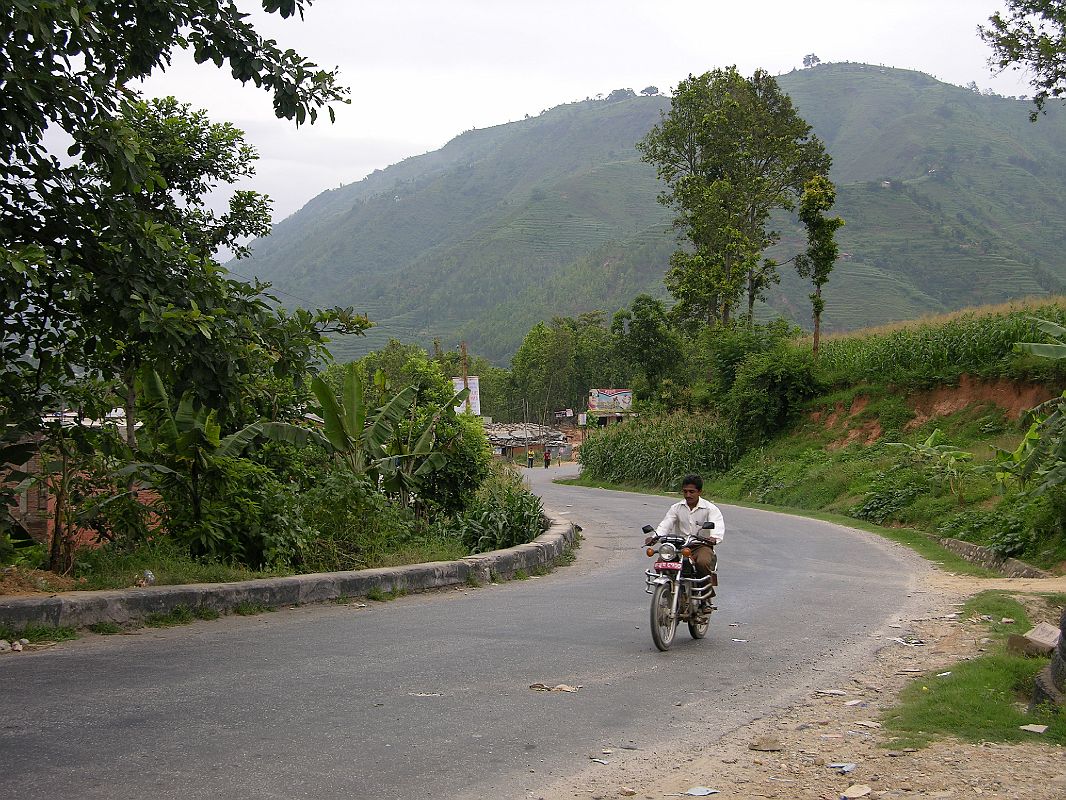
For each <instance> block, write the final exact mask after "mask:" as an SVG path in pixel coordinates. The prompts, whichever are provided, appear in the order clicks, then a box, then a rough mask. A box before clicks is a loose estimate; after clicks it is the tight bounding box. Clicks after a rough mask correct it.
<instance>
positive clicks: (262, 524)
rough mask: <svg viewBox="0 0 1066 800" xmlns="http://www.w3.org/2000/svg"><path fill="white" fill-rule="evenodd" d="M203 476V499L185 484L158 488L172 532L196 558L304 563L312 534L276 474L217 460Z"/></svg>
mask: <svg viewBox="0 0 1066 800" xmlns="http://www.w3.org/2000/svg"><path fill="white" fill-rule="evenodd" d="M199 477H200V481H199V483H198V487H199V496H198V497H193V496H191V495H190V490H189V484H187V483H186V482H184V481H180V480H174V481H168V480H163V481H161V482H160V485H159V487H158V488H159V492H160V496H161V498H162V504H163V508H164V514H165V527H166V530H167V531H168V533H169V534H170V536H171V537H172V538H173V539H174V540H175V541H177V542H179V543H181V544H182V545H183V546H184V547H186V548H187V549H188V551H189V553H190V554H191V555H192V556H194V557H196V558H207V559H220V560H223V561H230V562H234V563H238V564H244V565H246V566H250V567H264V566H266V567H280V566H286V565H291V564H294V563H296V562H298V561H299V560H300V553H301V550H302V549H303V547H304V546H305V544H306V542H307V538H308V534H309V531H308V529H307V528H306V527H305V526H304V524H303V523H302V521H301V519H300V516H299V514H298V513H296V512H295V511H294V509H295V506H296V499H295V493H294V492H293V491H292V489H291V488H290V487H289V486H286V485H285V484H283V483H281V482H280V481H279V480H278V479H277V478H276V477H275V476H274V473H273V472H271V470H270V469H268V468H267V467H264V466H262V465H261V464H256V463H255V462H252V461H249V460H248V459H245V458H232V457H228V456H213V457H211V458H210V460H209V461H208V463H207V466H206V468H205V469H204V471H203V473H202V474H201V475H200V476H199Z"/></svg>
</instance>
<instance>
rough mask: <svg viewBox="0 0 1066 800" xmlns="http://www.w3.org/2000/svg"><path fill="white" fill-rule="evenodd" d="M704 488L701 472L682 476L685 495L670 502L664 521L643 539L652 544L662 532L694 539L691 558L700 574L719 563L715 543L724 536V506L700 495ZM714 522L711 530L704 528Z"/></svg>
mask: <svg viewBox="0 0 1066 800" xmlns="http://www.w3.org/2000/svg"><path fill="white" fill-rule="evenodd" d="M702 491H703V478H701V477H700V476H699V475H686V476H685V477H684V478H682V479H681V496H682V497H684V498H685V499H684V500H682V501H681V502H679V503H674V504H673V505H672V506H670V510H669V511H667V512H666V516H665V517H663V521H662V522H660V523H659V527H658V528H656V529H655V535H654V536H649V537H648V538H647V539H645V540H644V544H646V545H649V544H651V543H652V542H654V541H655V540H657V539H658V538H659V537H660V536H667V535H670V534H673V535H675V536H684V537H685V539H688V540H691V544H689V547H690V548H691V549H692V562H693V563H694V564H695V565H696V574H697V575H699V576H700V577H704V576H706V575H710V574H711V573H712V572H714V568H715V567H716V566H717V565H718V556H717V554H715V552H714V546H715V545H716V544H718V543H719V542H721V541H722V539H724V538H725V518H724V517H723V516H722V512H721V510H720V509H719V508H718V506H716V505H715V504H714V503H712V502H711V501H709V500H706V499H704V498H703V497H701V496H700V493H701V492H702ZM705 522H713V523H714V528H713V529H712V530H706V531H705V530H703V523H705Z"/></svg>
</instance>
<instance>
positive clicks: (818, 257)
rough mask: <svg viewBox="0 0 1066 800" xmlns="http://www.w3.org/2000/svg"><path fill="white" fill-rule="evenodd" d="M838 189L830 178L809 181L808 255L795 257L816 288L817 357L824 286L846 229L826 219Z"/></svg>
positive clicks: (803, 207)
mask: <svg viewBox="0 0 1066 800" xmlns="http://www.w3.org/2000/svg"><path fill="white" fill-rule="evenodd" d="M836 197H837V193H836V188H835V187H834V186H833V184H832V183H830V182H829V179H828V178H825V177H823V176H821V175H816V176H815V177H813V178H811V179H810V180H809V181H807V184H806V185H805V186H804V187H803V195H802V197H800V203H799V218H800V222H802V223H803V225H804V227H805V228H806V229H807V251H806V252H805V253H801V254H800V255H798V256H797V257H796V271H797V272H799V274H800V276H801V277H804V278H810V279H811V282H812V283H813V284H814V292H812V293H811V310H812V313H813V316H814V355H815V357H817V356H818V339H819V336H820V334H821V327H822V311H823V310H824V309H825V300H824V299H823V298H822V286H823V285H825V283H826V281H828V280H829V273H830V272H832V271H833V265H834V264H835V263H836V260H837V255H838V254H839V252H840V248H839V247H837V243H836V232H837V230H838V229H839V228H840V227H841V226H843V224H844V220H842V219H841V218H840V217H827V216H826V212H827V211H829V209H831V208H832V207H833V205H834V204H835V203H836Z"/></svg>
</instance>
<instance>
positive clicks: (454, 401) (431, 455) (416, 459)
mask: <svg viewBox="0 0 1066 800" xmlns="http://www.w3.org/2000/svg"><path fill="white" fill-rule="evenodd" d="M469 396H470V390H469V389H462V390H460V391H459V392H456V393H455V394H454V395H453V396H452V398H451V399H450V400H449V401H448V402H447V403H446V404H445V405H443V406H441V407H440V408H438V409H437V411H436V413H434V414H433V416H432V417H430V418H429V419H428V420H427V421H426V422H425V423H423V424H421V425H419V424H418V422H417V410H418V405H417V402H415V403H413V404H412V405H411V412H410V422H409V425H408V428H407V435H406V436H404V435H403V432H402V431H400V430H399V429H397V431H396V435H395V436H394V437H393V439H392V441H391V442H390V443H389V445H388V447H387V453H388V454H387V455H386V456H385V457H384V458H382V459H379V461H378V463H377V467H378V471H379V473H380V474H381V477H382V486H383V488H384V489H385V491H387V492H391V493H393V494H396V495H398V496H399V497H400V501H401V502H402V503H403V504H404V505H407V504H409V503H410V500H411V495H412V494H414V493H416V492H417V491H418V487H419V479H420V478H422V477H424V476H426V475H429V474H431V473H433V472H436V471H437V470H439V469H441V468H442V467H443V466H444V465H445V464H446V463H447V461H448V457H447V455H445V453H444V452H443V451H442V450H441V449H439V448H436V444H437V442H436V439H437V426H438V424H439V423H440V421H441V418H442V417H445V416H455V409H456V407H457V406H458V405H459V404H460V403H462V402H463V401H464V400H466V398H467V397H469Z"/></svg>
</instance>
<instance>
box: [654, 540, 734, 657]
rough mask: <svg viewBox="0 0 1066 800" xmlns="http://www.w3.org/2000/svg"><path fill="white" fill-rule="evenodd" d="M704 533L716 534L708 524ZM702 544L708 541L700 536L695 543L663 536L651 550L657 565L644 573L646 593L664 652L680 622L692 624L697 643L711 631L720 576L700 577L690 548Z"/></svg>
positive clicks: (657, 640) (655, 635)
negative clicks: (715, 589) (715, 588)
mask: <svg viewBox="0 0 1066 800" xmlns="http://www.w3.org/2000/svg"><path fill="white" fill-rule="evenodd" d="M703 529H704V530H713V529H714V523H713V522H705V523H704V524H703ZM643 531H644V533H645V535H649V536H650V535H652V534H654V533H655V529H654V528H653V527H651V525H645V526H644V528H643ZM700 540H702V541H704V542H706V541H708V540H707V539H704V538H703V537H700V536H697V537H695V539H694V540H688V539H686V538H685V537H684V536H660V537H659V540H658V541H657V542H655V543H654V545H653V546H651V547H648V549H647V554H648V555H649V556H653V557H655V565H654V566H653V567H652V568H651V569H649V570H645V572H644V575H645V587H646V588H645V591H646V592H647V593H648V594H650V595H651V638H652V640H653V641H654V642H655V646H656V647H658V648H659V649H660V650H663V651H666V650H669V649H670V645H671V644H672V643H673V641H674V634H675V633H676V632H677V625H678V623H679V622H682V621H683V622H686V623H688V632H689V633H690V634H691V635H692V638H693V639H702V638H703V637H704V636H706V635H707V628H708V627H710V617H711V614H712V613H713V612H714V610H715V606H714V605H713V604H712V603H711V598H712V597H713V596H714V587H715V586H717V585H718V573H717V572H712V573H711V574H710V575H707V576H706V577H703V578H698V577H696V565H695V563H694V562H693V561H692V550H691V549H690V548H689V544H691V543H694V542H695V541H700Z"/></svg>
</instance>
